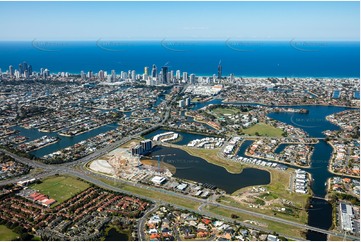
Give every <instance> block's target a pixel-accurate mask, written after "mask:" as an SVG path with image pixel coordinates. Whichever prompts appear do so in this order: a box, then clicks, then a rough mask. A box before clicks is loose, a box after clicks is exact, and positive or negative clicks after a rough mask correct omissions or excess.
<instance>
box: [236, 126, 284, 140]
mask: <svg viewBox="0 0 361 242" xmlns="http://www.w3.org/2000/svg"><path fill="white" fill-rule="evenodd" d="M242 132H243V133H245V134H249V135H252V136H255V135H256V133H258V135H260V136H269V137H282V134H283V131H282V130H281V129H279V128H275V127H273V126H271V125H268V124H265V123H258V124H255V125H253V126H252V127H250V128H247V129H244V130H243V131H242Z"/></svg>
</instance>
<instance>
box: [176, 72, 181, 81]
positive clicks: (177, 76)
mask: <svg viewBox="0 0 361 242" xmlns="http://www.w3.org/2000/svg"><path fill="white" fill-rule="evenodd" d="M180 77H181V72H180V70H177V71H176V72H175V78H176V79H177V80H180Z"/></svg>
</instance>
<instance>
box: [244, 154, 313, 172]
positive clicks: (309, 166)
mask: <svg viewBox="0 0 361 242" xmlns="http://www.w3.org/2000/svg"><path fill="white" fill-rule="evenodd" d="M244 154H245V155H246V156H249V157H252V158H255V159H261V160H266V161H270V162H276V163H282V164H285V165H290V166H296V167H299V168H311V165H310V164H308V165H307V166H300V165H297V164H291V163H287V162H284V161H277V160H273V159H268V158H262V157H258V156H254V155H250V154H249V153H248V152H247V151H245V152H244Z"/></svg>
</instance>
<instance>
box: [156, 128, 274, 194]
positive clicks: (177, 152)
mask: <svg viewBox="0 0 361 242" xmlns="http://www.w3.org/2000/svg"><path fill="white" fill-rule="evenodd" d="M188 135H190V136H192V134H188ZM165 154H174V156H169V157H164V160H163V161H164V162H166V163H168V164H171V165H173V166H175V167H176V173H175V174H174V177H177V178H181V179H187V180H192V181H195V182H200V183H208V184H212V185H214V186H216V187H218V188H220V189H223V190H224V191H226V192H227V193H228V194H231V193H233V192H235V191H237V190H238V189H240V188H243V187H248V186H257V185H266V184H269V183H270V173H269V172H268V171H265V170H260V169H254V168H246V169H243V171H242V172H241V173H239V174H232V173H229V172H228V171H227V170H226V169H225V168H223V167H221V166H217V165H213V164H211V163H208V162H207V161H206V160H204V159H202V158H199V157H195V156H192V155H189V154H188V153H187V152H185V151H183V150H181V149H176V148H169V147H164V146H161V147H157V148H156V149H155V150H154V151H153V152H152V156H156V155H165Z"/></svg>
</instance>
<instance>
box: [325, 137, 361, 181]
mask: <svg viewBox="0 0 361 242" xmlns="http://www.w3.org/2000/svg"><path fill="white" fill-rule="evenodd" d="M326 143H327V144H329V145H330V146H331V147H332V156H331V158H330V160H329V161H328V166H327V170H328V172H330V173H331V174H333V175H336V176H341V177H348V178H355V179H360V176H354V175H348V174H343V173H339V172H335V171H334V170H333V169H332V163H333V162H332V161H333V158H334V157H333V156H334V151H335V150H336V149H335V146H333V144H332V143H331V142H330V141H326Z"/></svg>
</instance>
